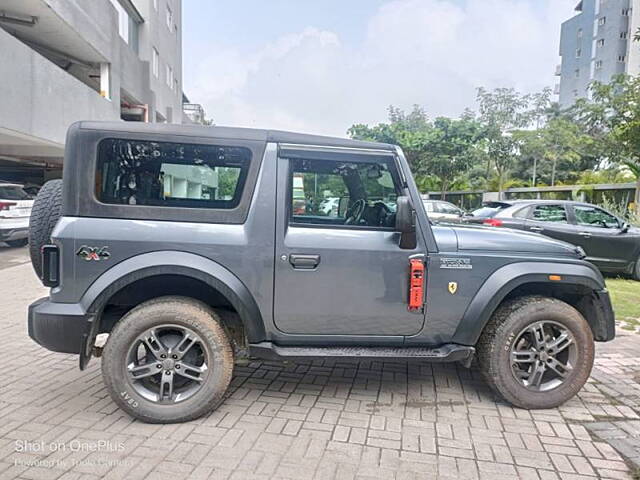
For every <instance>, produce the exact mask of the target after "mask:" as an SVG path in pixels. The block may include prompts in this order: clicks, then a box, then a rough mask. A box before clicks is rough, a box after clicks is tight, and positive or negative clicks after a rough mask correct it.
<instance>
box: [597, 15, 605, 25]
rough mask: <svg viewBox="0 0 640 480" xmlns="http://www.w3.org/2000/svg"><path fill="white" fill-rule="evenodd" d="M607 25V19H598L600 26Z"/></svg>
mask: <svg viewBox="0 0 640 480" xmlns="http://www.w3.org/2000/svg"><path fill="white" fill-rule="evenodd" d="M605 23H607V17H600V18H599V19H598V25H600V26H602V25H604V24H605Z"/></svg>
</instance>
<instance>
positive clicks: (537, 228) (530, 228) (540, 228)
mask: <svg viewBox="0 0 640 480" xmlns="http://www.w3.org/2000/svg"><path fill="white" fill-rule="evenodd" d="M529 230H531V231H532V232H542V231H543V230H544V228H542V227H529Z"/></svg>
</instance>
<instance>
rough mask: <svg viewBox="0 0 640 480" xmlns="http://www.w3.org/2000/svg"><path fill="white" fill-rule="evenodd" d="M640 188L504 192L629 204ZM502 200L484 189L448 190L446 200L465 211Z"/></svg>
mask: <svg viewBox="0 0 640 480" xmlns="http://www.w3.org/2000/svg"><path fill="white" fill-rule="evenodd" d="M635 190H636V184H635V183H611V184H604V183H602V184H595V185H560V186H555V187H522V188H509V189H507V190H505V191H504V192H502V199H504V200H516V199H533V198H537V199H543V200H576V201H580V202H589V203H595V204H601V203H603V201H604V199H605V198H606V199H607V201H608V202H610V203H616V204H618V205H628V204H630V203H632V202H633V198H634V194H635ZM426 195H427V198H430V199H441V198H442V193H441V192H428V193H427V194H426ZM498 199H499V194H498V192H485V191H484V190H466V191H453V192H446V193H445V195H444V200H446V201H448V202H451V203H454V204H456V205H458V206H459V207H461V208H463V209H465V210H473V209H475V208H478V207H480V206H481V205H482V203H483V202H487V201H495V200H498Z"/></svg>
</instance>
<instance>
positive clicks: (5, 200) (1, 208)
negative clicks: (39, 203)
mask: <svg viewBox="0 0 640 480" xmlns="http://www.w3.org/2000/svg"><path fill="white" fill-rule="evenodd" d="M32 207H33V198H32V197H31V195H29V194H28V193H27V192H25V191H24V190H23V189H22V185H19V184H17V183H6V182H0V242H5V243H6V244H8V245H9V246H10V247H22V246H24V245H26V244H27V241H28V237H29V216H30V215H31V208H32Z"/></svg>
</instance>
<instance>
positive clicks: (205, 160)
mask: <svg viewBox="0 0 640 480" xmlns="http://www.w3.org/2000/svg"><path fill="white" fill-rule="evenodd" d="M250 160H251V151H250V150H248V149H246V148H239V147H225V146H214V145H194V144H183V143H167V142H148V141H138V140H124V139H108V140H103V141H102V142H101V143H100V146H99V152H98V166H97V172H96V195H97V197H98V200H100V201H101V202H104V203H115V204H127V205H154V206H165V207H186V208H234V207H235V206H236V205H237V204H238V203H239V201H240V196H241V194H242V187H243V185H244V179H245V177H246V173H247V168H248V167H249V162H250Z"/></svg>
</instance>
